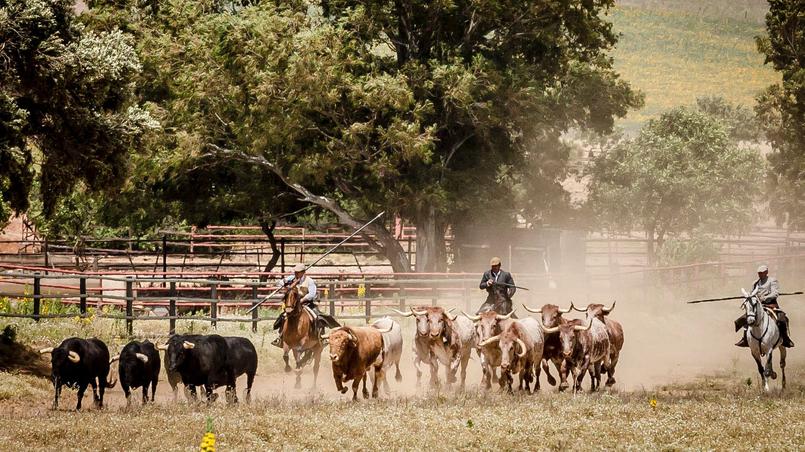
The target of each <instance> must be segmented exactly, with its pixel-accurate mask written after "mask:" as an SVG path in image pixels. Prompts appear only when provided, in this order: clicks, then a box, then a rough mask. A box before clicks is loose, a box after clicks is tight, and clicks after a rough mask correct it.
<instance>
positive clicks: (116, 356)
mask: <svg viewBox="0 0 805 452" xmlns="http://www.w3.org/2000/svg"><path fill="white" fill-rule="evenodd" d="M118 359H120V355H115V356H113V357H111V358H109V364H112V363H113V362H115V361H117V360H118Z"/></svg>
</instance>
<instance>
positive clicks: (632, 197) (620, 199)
mask: <svg viewBox="0 0 805 452" xmlns="http://www.w3.org/2000/svg"><path fill="white" fill-rule="evenodd" d="M763 171H764V165H763V162H762V160H761V159H760V156H759V155H758V154H757V153H756V152H755V151H753V150H750V149H745V148H742V147H739V146H737V145H736V144H735V143H734V142H733V140H731V139H730V136H729V134H728V132H727V130H726V129H725V128H724V126H723V125H722V124H721V122H720V121H718V120H717V119H715V118H712V117H710V116H707V115H705V114H702V113H700V112H697V111H695V110H691V109H687V108H679V109H675V110H672V111H670V112H667V113H665V114H663V115H661V116H660V117H659V118H657V119H655V120H652V121H649V123H648V124H647V125H646V126H645V127H644V128H643V129H642V130H641V131H640V134H639V135H638V136H637V137H636V138H634V139H630V140H624V141H621V142H619V143H617V144H615V145H614V146H612V147H611V148H608V149H605V150H604V151H603V152H601V153H600V154H599V155H598V156H596V157H595V159H594V161H593V164H592V166H591V167H590V169H589V170H588V176H590V178H591V179H590V180H591V182H590V194H589V199H588V207H590V208H591V209H592V211H593V212H594V213H595V216H596V219H597V220H598V221H599V222H600V224H602V225H604V226H606V227H609V228H611V229H615V230H622V231H631V230H634V229H640V230H643V231H646V234H647V236H648V238H649V239H650V240H651V245H652V247H651V248H650V249H649V255H650V259H651V261H652V262H654V261H655V260H654V257H655V256H654V253H653V244H654V241H656V242H657V246H658V247H659V248H662V245H663V243H664V241H665V239H666V238H668V237H669V236H678V235H679V234H683V233H690V232H693V231H699V232H705V233H706V232H712V231H718V232H720V233H737V232H740V231H743V230H745V229H746V228H748V227H749V226H750V225H751V224H752V222H753V216H754V214H755V212H754V210H753V206H752V203H753V200H754V199H755V198H756V197H757V195H758V194H759V189H760V180H761V177H762V174H763Z"/></svg>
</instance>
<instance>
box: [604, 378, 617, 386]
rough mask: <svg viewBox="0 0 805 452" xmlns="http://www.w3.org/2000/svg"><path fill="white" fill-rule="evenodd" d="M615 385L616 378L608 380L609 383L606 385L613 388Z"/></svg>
mask: <svg viewBox="0 0 805 452" xmlns="http://www.w3.org/2000/svg"><path fill="white" fill-rule="evenodd" d="M614 384H615V378H613V377H609V378H607V382H606V383H604V385H605V386H612V385H614Z"/></svg>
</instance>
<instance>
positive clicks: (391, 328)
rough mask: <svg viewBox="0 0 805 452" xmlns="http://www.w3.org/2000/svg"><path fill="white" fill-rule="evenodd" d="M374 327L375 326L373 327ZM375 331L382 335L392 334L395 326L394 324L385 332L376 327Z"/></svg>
mask: <svg viewBox="0 0 805 452" xmlns="http://www.w3.org/2000/svg"><path fill="white" fill-rule="evenodd" d="M372 326H374V325H372ZM375 329H376V330H377V331H378V332H379V333H381V334H382V333H391V330H393V329H394V324H392V325H391V326H390V327H388V329H385V330H381V329H380V328H378V327H376V326H375Z"/></svg>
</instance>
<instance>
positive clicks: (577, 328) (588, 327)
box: [573, 319, 593, 331]
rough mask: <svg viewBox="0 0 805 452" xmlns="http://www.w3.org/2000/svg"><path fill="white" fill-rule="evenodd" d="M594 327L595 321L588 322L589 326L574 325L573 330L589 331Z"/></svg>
mask: <svg viewBox="0 0 805 452" xmlns="http://www.w3.org/2000/svg"><path fill="white" fill-rule="evenodd" d="M592 326H593V319H590V320H589V321H588V322H587V326H580V325H574V326H573V329H574V330H576V331H587V330H589V329H590V328H591V327H592Z"/></svg>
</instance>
